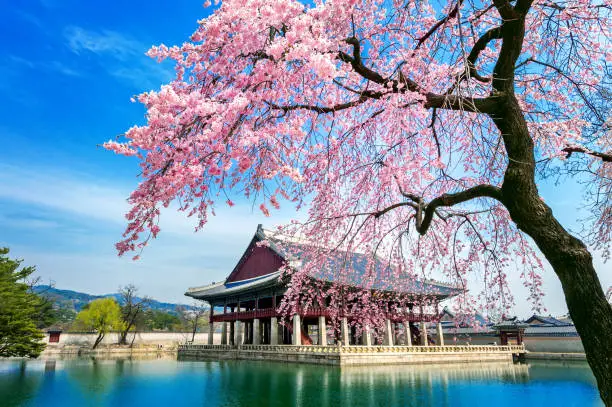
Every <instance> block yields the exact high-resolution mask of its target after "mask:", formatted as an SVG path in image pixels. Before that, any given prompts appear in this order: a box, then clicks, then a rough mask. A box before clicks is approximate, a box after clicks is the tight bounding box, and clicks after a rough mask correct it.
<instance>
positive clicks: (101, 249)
mask: <svg viewBox="0 0 612 407" xmlns="http://www.w3.org/2000/svg"><path fill="white" fill-rule="evenodd" d="M129 190H130V186H129V185H121V184H119V183H117V184H115V183H112V182H111V180H104V179H100V178H98V177H94V176H92V175H91V174H86V173H78V172H77V171H70V172H68V171H65V170H62V169H57V168H28V169H24V168H20V167H17V166H10V165H6V164H0V204H2V209H3V211H4V213H6V215H4V216H0V230H10V231H11V233H12V234H14V235H13V236H7V234H6V233H3V234H0V246H5V245H8V246H9V247H10V248H11V255H12V256H15V257H19V258H24V259H25V263H24V264H28V265H37V270H38V273H37V274H38V275H39V276H41V277H42V279H43V281H49V280H52V281H55V282H56V284H57V287H58V288H68V289H74V290H81V291H86V292H91V293H97V294H101V293H105V292H111V291H115V290H116V288H117V287H118V286H120V285H124V284H127V283H134V284H136V285H137V286H139V287H140V288H141V292H142V293H143V294H147V295H151V296H153V297H155V298H156V299H159V300H169V301H186V299H183V293H184V291H185V289H186V288H187V287H189V286H196V285H202V284H207V283H210V282H211V281H219V280H221V279H223V278H224V277H226V276H227V275H228V274H229V272H230V271H231V270H232V268H233V267H234V265H235V263H236V262H237V261H238V259H239V258H240V256H241V255H242V253H243V251H244V249H245V248H246V246H247V245H248V243H249V241H250V239H251V237H252V235H253V233H254V232H255V229H256V226H257V224H258V223H264V224H265V225H266V226H268V227H271V226H273V224H277V223H282V222H286V221H288V219H289V216H290V214H288V213H278V215H279V216H276V217H273V218H266V217H264V216H263V215H261V214H260V213H259V212H253V213H252V212H251V208H250V205H247V204H245V205H236V206H235V207H233V208H220V209H219V210H217V216H214V217H210V222H209V224H207V225H206V226H205V228H204V230H202V231H201V232H199V233H194V232H193V226H194V222H193V220H190V219H187V218H185V216H184V214H183V213H178V212H176V211H175V210H174V209H173V208H169V209H168V210H167V211H165V212H164V213H163V214H162V217H161V227H162V233H161V234H160V235H159V238H158V239H155V240H154V241H152V242H150V244H149V246H148V247H147V248H146V249H145V251H144V253H143V255H142V257H141V260H139V261H137V262H134V261H132V260H131V258H130V256H127V257H125V258H118V257H117V255H116V251H115V249H114V246H113V244H114V242H115V241H117V240H119V238H120V237H121V236H120V234H121V230H122V228H123V227H124V226H125V220H124V217H123V214H124V213H125V211H126V210H127V209H128V205H127V203H126V201H125V197H126V196H127V195H128V193H129ZM14 213H17V214H18V215H14ZM33 235H35V239H30V238H31V237H32V236H33Z"/></svg>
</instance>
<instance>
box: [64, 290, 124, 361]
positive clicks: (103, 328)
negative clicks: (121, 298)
mask: <svg viewBox="0 0 612 407" xmlns="http://www.w3.org/2000/svg"><path fill="white" fill-rule="evenodd" d="M88 305H89V306H88V307H87V308H84V309H83V310H82V311H81V312H79V314H78V315H77V317H76V320H75V324H76V325H77V326H78V327H79V328H80V329H86V330H88V331H95V332H97V333H98V337H97V338H96V342H95V343H94V346H93V349H95V348H97V347H98V345H99V344H100V342H102V339H104V336H105V335H106V334H107V333H109V332H111V331H113V330H116V331H118V330H121V329H122V328H123V321H122V319H121V307H119V304H117V302H116V301H115V300H114V299H113V298H100V299H98V300H94V301H92V302H90V303H89V304H88Z"/></svg>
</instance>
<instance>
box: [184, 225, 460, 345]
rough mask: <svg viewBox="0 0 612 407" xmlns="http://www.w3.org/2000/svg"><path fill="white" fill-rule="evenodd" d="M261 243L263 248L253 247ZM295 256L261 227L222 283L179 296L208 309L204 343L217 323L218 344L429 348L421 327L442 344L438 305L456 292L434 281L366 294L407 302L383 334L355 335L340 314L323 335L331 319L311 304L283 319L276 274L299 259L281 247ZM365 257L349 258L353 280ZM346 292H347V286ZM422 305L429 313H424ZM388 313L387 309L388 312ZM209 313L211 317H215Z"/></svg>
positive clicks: (378, 288)
mask: <svg viewBox="0 0 612 407" xmlns="http://www.w3.org/2000/svg"><path fill="white" fill-rule="evenodd" d="M262 241H265V242H266V243H265V244H258V243H259V242H262ZM283 243H288V245H290V246H292V247H293V248H294V249H296V248H297V251H298V252H299V249H300V245H303V244H304V243H299V242H295V241H291V242H287V241H283V238H282V237H279V236H278V235H275V234H274V233H273V232H271V231H268V230H265V229H263V228H262V225H259V226H258V227H257V231H256V233H255V235H254V236H253V238H252V239H251V242H250V244H249V245H248V247H247V249H246V250H245V252H244V254H243V255H242V257H241V258H240V260H239V261H238V263H237V264H236V266H235V267H234V269H233V270H232V272H231V273H230V274H229V276H228V277H227V278H226V279H225V281H223V282H219V283H213V284H210V285H207V286H202V287H194V288H189V289H188V290H187V292H186V293H185V295H187V296H189V297H192V298H195V299H198V300H203V301H206V302H208V303H209V304H210V310H211V312H210V335H209V336H208V338H209V340H208V341H209V342H208V343H209V344H210V345H212V344H213V337H214V335H213V333H214V331H215V329H216V328H217V327H218V324H221V345H226V346H238V345H247V344H251V345H281V344H287V345H313V344H316V345H319V346H327V345H331V344H341V345H366V346H372V345H373V344H375V342H379V343H381V344H382V345H408V346H413V344H414V345H421V346H428V345H432V344H433V341H432V340H431V338H430V337H429V336H428V335H427V325H428V324H431V323H432V322H435V323H437V330H438V331H439V332H438V335H437V338H438V341H439V342H440V343H437V345H444V343H443V342H444V341H443V335H441V328H442V325H441V324H440V323H439V318H440V315H441V313H440V312H438V304H439V303H440V302H441V301H443V300H445V299H447V298H449V297H452V296H454V295H457V294H458V293H460V292H461V291H460V289H459V288H457V287H453V286H451V285H448V284H444V283H440V282H435V281H417V282H415V283H414V284H412V285H411V289H410V292H406V290H405V289H404V290H403V291H401V292H396V291H394V287H392V286H383V285H378V286H373V287H370V288H369V289H371V290H373V291H377V292H378V293H383V294H384V295H385V298H390V302H391V301H393V298H394V295H395V296H403V297H404V298H406V297H409V298H410V302H409V303H408V304H407V307H405V308H402V310H401V311H397V310H396V311H394V312H389V313H387V314H386V315H385V316H386V319H385V326H384V329H382V330H380V331H374V329H372V330H370V329H369V328H367V327H365V328H364V329H363V330H360V331H358V330H357V329H356V327H355V324H353V322H354V318H357V317H356V316H353V315H351V314H350V313H348V312H347V313H346V315H340V316H339V319H340V330H339V332H336V331H334V332H332V333H331V334H330V332H328V324H329V322H330V319H331V314H330V312H329V310H327V309H326V308H325V307H321V306H319V305H315V304H312V305H311V306H305V307H303V309H299V310H298V312H297V313H295V314H294V315H292V316H291V318H283V315H282V314H281V313H280V312H279V310H278V305H279V304H280V301H281V299H282V297H283V295H284V293H285V291H286V289H287V288H286V281H283V280H282V279H281V278H280V277H281V271H280V270H279V269H280V268H281V267H282V266H283V265H284V264H289V265H290V266H291V267H299V265H300V264H301V262H302V261H304V259H296V258H295V251H293V252H292V254H291V255H289V254H288V253H287V252H286V249H285V248H286V247H287V244H283ZM364 258H365V255H362V254H357V253H352V254H351V260H350V261H351V264H350V266H351V268H352V269H353V270H354V272H355V275H356V276H357V278H356V279H355V281H356V283H355V285H356V286H358V284H359V283H358V281H359V276H361V275H363V273H364V272H365V271H364V264H365V261H364ZM313 279H319V280H324V281H325V282H333V281H331V279H333V274H331V275H325V276H323V275H320V276H313ZM347 288H348V289H350V288H351V287H347ZM425 304H428V305H429V308H432V304H434V305H433V308H434V312H430V313H427V312H425V308H426V306H425ZM389 309H391V307H389ZM215 310H216V311H217V312H215Z"/></svg>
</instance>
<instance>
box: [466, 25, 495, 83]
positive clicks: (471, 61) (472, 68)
mask: <svg viewBox="0 0 612 407" xmlns="http://www.w3.org/2000/svg"><path fill="white" fill-rule="evenodd" d="M501 37H502V30H501V27H495V28H491V29H490V30H488V31H487V32H485V33H484V34H483V35H482V36H481V37H480V38H479V39H478V41H476V43H475V44H474V46H473V47H472V50H471V51H470V54H469V55H468V58H467V64H468V69H469V74H470V76H471V77H473V78H475V79H477V80H479V81H481V82H490V81H491V78H486V77H483V76H480V75H479V74H478V71H477V69H476V61H477V60H478V57H479V56H480V53H481V52H482V51H483V50H484V49H485V48H486V47H487V45H488V44H489V42H491V41H493V40H494V39H500V38H501Z"/></svg>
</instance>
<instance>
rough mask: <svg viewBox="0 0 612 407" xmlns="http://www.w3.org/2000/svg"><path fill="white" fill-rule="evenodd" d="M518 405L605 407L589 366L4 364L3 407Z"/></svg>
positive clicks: (0, 365)
mask: <svg viewBox="0 0 612 407" xmlns="http://www.w3.org/2000/svg"><path fill="white" fill-rule="evenodd" d="M7 400H8V404H6V403H5V401H7ZM517 402H519V403H520V404H521V405H522V407H527V406H540V405H544V404H547V405H563V406H572V405H575V406H581V407H582V406H598V405H601V402H600V401H599V398H598V395H597V391H596V388H595V384H594V379H593V377H592V374H591V373H590V371H589V369H588V366H587V365H586V364H584V363H582V364H581V363H577V364H576V363H574V364H568V363H556V364H554V363H536V364H531V365H526V364H512V363H504V362H499V363H486V364H440V365H401V366H398V365H393V366H359V367H358V366H353V367H351V366H349V367H343V368H337V367H330V366H313V365H295V364H282V363H271V362H263V361H262V362H254V361H225V362H218V361H217V362H194V361H181V362H178V361H176V360H171V359H161V360H158V359H154V360H137V359H119V360H100V359H75V360H58V361H51V360H47V361H41V360H38V361H28V362H21V361H8V362H6V361H4V362H0V405H3V406H4V405H8V406H29V405H31V406H38V405H45V406H55V405H57V406H62V407H71V406H79V407H80V406H88V405H91V406H130V407H133V406H135V405H150V406H157V405H176V406H178V405H189V406H207V407H208V406H228V407H229V406H299V407H308V406H316V407H325V406H474V405H487V406H490V405H499V406H504V405H513V404H516V403H517Z"/></svg>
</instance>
